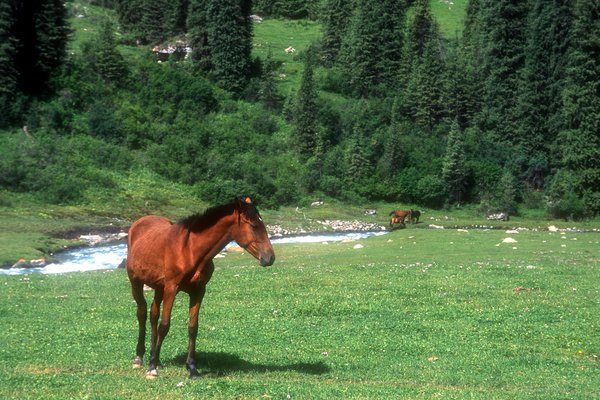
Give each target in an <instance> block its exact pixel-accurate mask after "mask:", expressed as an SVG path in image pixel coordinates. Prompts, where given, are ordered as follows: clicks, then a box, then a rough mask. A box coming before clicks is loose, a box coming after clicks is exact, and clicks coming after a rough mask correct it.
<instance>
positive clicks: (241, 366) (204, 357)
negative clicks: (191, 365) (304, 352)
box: [169, 352, 330, 376]
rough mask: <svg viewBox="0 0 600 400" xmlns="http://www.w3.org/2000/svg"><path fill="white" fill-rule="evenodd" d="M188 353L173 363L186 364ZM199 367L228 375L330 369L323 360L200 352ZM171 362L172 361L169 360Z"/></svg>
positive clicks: (310, 371) (209, 371)
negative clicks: (279, 361)
mask: <svg viewBox="0 0 600 400" xmlns="http://www.w3.org/2000/svg"><path fill="white" fill-rule="evenodd" d="M186 359H187V354H181V355H179V356H177V357H175V358H174V359H173V360H172V363H173V364H177V365H185V362H186ZM196 363H197V365H198V369H199V370H200V371H201V372H202V373H203V374H207V373H208V374H216V375H218V376H223V375H228V374H231V373H234V372H259V373H266V372H280V371H296V372H299V373H302V374H308V375H322V374H325V373H327V372H329V371H330V369H329V367H328V366H327V365H325V363H323V362H316V363H295V364H288V365H273V364H255V363H253V362H250V361H246V360H243V359H241V358H240V357H238V356H237V355H235V354H228V353H220V352H219V353H217V352H200V353H198V354H197V355H196ZM169 364H171V362H169Z"/></svg>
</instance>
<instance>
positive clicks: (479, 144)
mask: <svg viewBox="0 0 600 400" xmlns="http://www.w3.org/2000/svg"><path fill="white" fill-rule="evenodd" d="M455 3H456V4H455ZM440 4H441V5H442V6H443V7H445V8H447V9H450V10H455V11H456V10H458V11H456V12H457V13H459V14H460V15H459V17H458V19H457V20H456V21H453V22H452V23H449V22H448V21H447V20H446V19H445V15H446V14H440V13H439V12H436V11H435V10H436V9H438V8H439V7H440ZM434 6H435V7H437V8H434ZM269 21H273V22H274V24H273V25H268V26H273V27H274V28H273V29H280V30H278V31H271V32H267V33H270V34H271V35H272V36H273V37H277V36H279V37H284V36H285V35H286V32H285V30H284V29H283V28H282V27H285V26H286V24H292V23H293V24H295V25H294V26H297V27H304V28H305V29H307V30H312V32H313V33H314V35H313V36H312V37H314V40H313V39H311V40H310V41H308V42H307V43H305V45H298V44H296V42H297V41H298V39H295V40H296V42H295V41H294V40H292V39H291V38H290V47H289V48H287V49H284V48H280V47H274V46H273V47H271V46H269V45H268V44H267V45H265V43H266V42H265V40H264V39H261V40H260V43H261V44H260V46H259V45H258V43H259V40H258V39H259V38H260V37H259V33H260V34H261V35H263V34H265V32H266V31H267V28H266V26H267V25H266V24H267V22H269ZM84 23H85V24H88V25H83V24H84ZM261 24H265V25H261ZM82 26H86V28H85V29H84V28H82ZM88 26H89V27H93V29H90V28H88ZM442 26H445V27H446V28H445V29H442ZM448 26H450V28H449V29H448V28H447V27H448ZM169 48H170V50H169V51H167V50H165V51H159V50H157V49H169ZM284 50H285V52H284ZM290 65H292V66H297V68H295V67H294V68H295V69H294V70H293V71H292V72H295V74H291V73H290V69H291V67H290ZM286 68H287V69H286ZM0 81H1V82H0V192H2V191H3V192H5V193H31V194H32V195H33V196H35V197H36V198H38V199H39V200H40V201H43V202H46V203H47V204H81V203H85V202H86V201H89V198H90V197H92V196H105V197H106V198H107V199H110V198H111V197H113V196H116V194H117V193H118V192H119V191H120V190H121V188H122V185H123V181H124V179H125V177H128V176H131V175H136V174H144V175H145V176H148V179H157V180H161V181H164V182H173V183H174V184H177V185H184V186H185V187H188V188H189V190H190V191H192V192H193V193H194V194H195V195H196V196H197V197H198V198H199V199H202V200H203V201H206V202H210V203H217V202H222V201H228V200H230V199H231V198H232V197H233V196H235V195H238V194H240V193H247V194H250V195H253V196H254V197H255V198H256V199H257V200H258V201H259V202H261V203H262V207H268V208H277V207H278V206H282V205H286V206H287V205H298V204H307V203H309V202H311V201H314V200H315V199H335V200H337V201H340V202H344V203H365V202H369V201H374V202H377V201H382V202H399V203H404V204H414V205H416V206H422V207H431V208H443V207H456V206H462V205H473V206H476V207H480V209H481V210H482V211H485V212H496V211H503V212H508V213H511V214H518V213H519V210H520V209H521V208H523V207H527V208H538V209H541V210H544V212H545V213H547V215H549V216H552V217H556V218H568V219H582V218H590V217H594V216H597V215H598V214H599V212H600V0H553V1H547V0H495V1H487V0H468V1H467V0H463V1H460V0H455V1H454V2H452V1H445V0H377V1H375V0H349V1H342V0H308V1H298V0H289V1H279V0H254V1H251V0H169V1H167V0H70V1H69V0H67V1H64V0H60V1H58V0H35V1H31V0H0Z"/></svg>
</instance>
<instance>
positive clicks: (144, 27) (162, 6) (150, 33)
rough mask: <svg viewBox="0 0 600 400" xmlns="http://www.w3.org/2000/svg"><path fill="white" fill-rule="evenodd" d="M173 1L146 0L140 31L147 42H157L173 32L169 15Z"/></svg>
mask: <svg viewBox="0 0 600 400" xmlns="http://www.w3.org/2000/svg"><path fill="white" fill-rule="evenodd" d="M172 5H173V2H172V1H171V0H146V1H145V4H144V8H143V9H141V10H139V12H141V13H142V19H141V21H140V26H139V31H141V33H142V37H143V39H144V40H145V41H146V42H147V43H151V44H157V43H160V42H162V41H163V40H164V39H165V38H167V37H168V36H169V35H170V34H171V30H170V28H171V26H170V22H171V21H170V20H169V17H170V16H171V12H170V11H171V10H172Z"/></svg>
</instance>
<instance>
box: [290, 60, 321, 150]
mask: <svg viewBox="0 0 600 400" xmlns="http://www.w3.org/2000/svg"><path fill="white" fill-rule="evenodd" d="M294 111H295V113H294V117H293V121H294V138H295V143H296V146H297V148H298V152H299V153H300V155H301V156H302V157H304V158H305V159H306V158H308V157H310V156H312V155H313V152H314V150H315V145H316V138H317V132H318V124H317V115H318V108H317V91H316V88H315V83H314V76H313V61H312V56H311V55H310V54H309V56H308V57H307V60H306V62H305V63H304V71H303V72H302V80H301V81H300V88H299V90H298V95H297V97H296V105H295V108H294Z"/></svg>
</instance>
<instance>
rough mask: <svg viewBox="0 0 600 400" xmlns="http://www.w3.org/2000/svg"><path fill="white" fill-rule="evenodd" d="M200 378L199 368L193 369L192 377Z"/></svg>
mask: <svg viewBox="0 0 600 400" xmlns="http://www.w3.org/2000/svg"><path fill="white" fill-rule="evenodd" d="M198 378H200V372H198V370H197V369H193V370H191V371H190V379H198Z"/></svg>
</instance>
